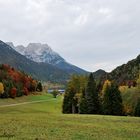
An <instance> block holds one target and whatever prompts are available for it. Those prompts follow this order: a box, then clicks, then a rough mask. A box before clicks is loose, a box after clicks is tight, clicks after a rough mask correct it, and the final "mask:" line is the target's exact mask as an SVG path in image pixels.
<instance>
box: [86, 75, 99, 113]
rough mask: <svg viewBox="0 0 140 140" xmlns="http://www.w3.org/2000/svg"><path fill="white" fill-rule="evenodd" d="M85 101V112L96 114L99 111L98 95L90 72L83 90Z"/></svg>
mask: <svg viewBox="0 0 140 140" xmlns="http://www.w3.org/2000/svg"><path fill="white" fill-rule="evenodd" d="M85 102H86V104H87V112H86V113H87V114H98V113H99V112H100V103H99V97H98V93H97V90H96V83H95V80H94V78H93V74H92V73H91V74H90V75H89V78H88V83H87V87H86V92H85Z"/></svg>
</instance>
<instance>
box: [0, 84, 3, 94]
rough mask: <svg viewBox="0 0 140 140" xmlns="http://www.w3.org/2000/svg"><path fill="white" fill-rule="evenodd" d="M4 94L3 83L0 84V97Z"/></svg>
mask: <svg viewBox="0 0 140 140" xmlns="http://www.w3.org/2000/svg"><path fill="white" fill-rule="evenodd" d="M3 93H4V86H3V83H1V82H0V95H1V94H3Z"/></svg>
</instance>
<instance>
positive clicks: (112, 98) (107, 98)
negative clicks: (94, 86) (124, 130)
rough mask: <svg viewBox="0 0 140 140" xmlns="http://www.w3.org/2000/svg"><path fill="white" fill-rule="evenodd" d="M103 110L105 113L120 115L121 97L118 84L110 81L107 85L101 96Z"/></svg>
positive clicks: (121, 107) (121, 108) (121, 109)
mask: <svg viewBox="0 0 140 140" xmlns="http://www.w3.org/2000/svg"><path fill="white" fill-rule="evenodd" d="M103 111H104V114H105V115H122V111H123V105H122V97H121V94H120V91H119V89H118V86H116V85H115V84H113V83H111V85H110V86H109V85H108V86H107V88H106V90H105V94H104V98H103Z"/></svg>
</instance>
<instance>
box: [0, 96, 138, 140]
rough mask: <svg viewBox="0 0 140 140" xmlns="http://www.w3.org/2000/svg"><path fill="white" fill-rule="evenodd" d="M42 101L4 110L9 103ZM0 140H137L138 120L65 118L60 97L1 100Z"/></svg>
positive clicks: (107, 117)
mask: <svg viewBox="0 0 140 140" xmlns="http://www.w3.org/2000/svg"><path fill="white" fill-rule="evenodd" d="M38 100H44V101H45V102H40V103H31V104H24V105H17V106H11V107H3V105H6V104H11V103H14V104H16V103H21V102H30V101H31V102H32V101H38ZM0 106H1V107H0V140H140V118H135V117H114V116H101V115H64V114H62V113H61V106H62V97H57V99H54V98H53V97H52V96H51V95H38V96H37V95H34V96H26V97H20V98H16V99H4V100H3V99H0Z"/></svg>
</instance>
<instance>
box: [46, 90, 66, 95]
mask: <svg viewBox="0 0 140 140" xmlns="http://www.w3.org/2000/svg"><path fill="white" fill-rule="evenodd" d="M53 91H58V92H59V93H61V94H64V93H65V89H58V90H56V89H48V91H47V92H48V93H52V92H53Z"/></svg>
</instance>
